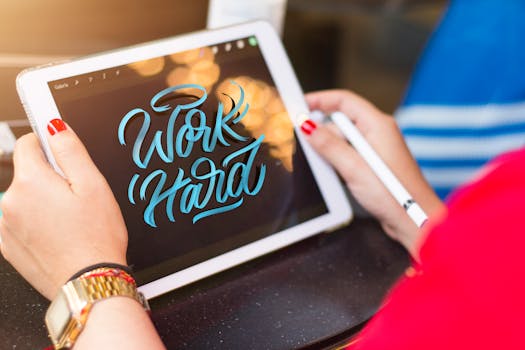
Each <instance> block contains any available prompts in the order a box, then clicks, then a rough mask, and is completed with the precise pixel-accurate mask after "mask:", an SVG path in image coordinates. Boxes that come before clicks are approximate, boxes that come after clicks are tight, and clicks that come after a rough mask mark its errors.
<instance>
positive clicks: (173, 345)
mask: <svg viewBox="0 0 525 350" xmlns="http://www.w3.org/2000/svg"><path fill="white" fill-rule="evenodd" d="M407 265H408V258H407V255H406V253H405V251H404V250H403V249H402V248H401V247H400V246H399V245H398V244H396V243H394V242H393V241H391V240H390V239H389V238H387V237H386V236H385V235H384V234H383V232H382V230H381V228H380V226H379V225H378V224H377V223H376V222H375V221H373V220H371V219H363V218H356V219H354V221H353V222H352V224H351V225H350V226H347V227H345V228H342V229H340V230H338V231H335V232H332V233H328V234H321V235H318V236H315V237H312V238H310V239H307V240H305V241H303V242H300V243H298V244H295V245H293V246H290V247H287V248H285V249H282V250H280V251H277V252H275V253H272V254H269V255H266V256H264V257H262V258H259V259H256V260H254V261H251V262H249V263H246V264H243V265H241V266H239V267H236V268H234V269H231V270H228V271H225V272H223V273H220V274H218V275H215V276H212V277H210V278H207V279H205V280H202V281H200V282H197V283H194V284H192V285H189V286H186V287H184V288H182V289H179V290H176V291H174V292H171V293H168V294H166V295H164V296H161V297H159V298H156V299H154V300H152V301H151V306H152V309H153V314H152V315H153V320H154V322H155V325H156V327H157V329H158V331H159V333H160V334H161V336H162V339H163V340H164V342H165V344H166V346H167V347H168V348H169V349H296V348H312V349H322V348H325V347H328V346H330V345H333V344H336V343H338V342H339V341H341V340H343V339H347V338H349V337H350V336H351V335H352V334H353V333H355V332H356V331H357V330H358V329H359V328H360V327H361V326H362V324H363V323H364V322H366V320H367V319H369V318H370V317H371V316H372V315H373V314H374V312H375V311H376V310H377V308H378V306H379V305H380V302H381V300H382V298H383V297H384V295H385V293H386V292H387V291H388V289H389V288H390V287H391V285H392V284H393V283H394V282H395V281H396V279H397V278H398V277H399V276H400V275H401V274H402V273H403V271H404V269H405V268H406V266H407ZM47 306H48V302H47V301H46V300H45V299H44V298H43V297H41V296H40V295H39V294H38V293H37V292H36V291H35V290H33V289H32V288H31V287H30V286H29V285H28V284H27V283H26V282H25V281H24V280H23V279H22V278H21V277H20V275H18V273H16V271H14V270H13V268H12V267H11V266H10V265H9V264H8V263H7V262H6V261H5V260H3V258H0V349H2V350H3V349H43V348H44V347H46V346H48V345H49V342H48V340H47V337H46V330H45V328H44V325H43V318H44V312H45V310H46V308H47Z"/></svg>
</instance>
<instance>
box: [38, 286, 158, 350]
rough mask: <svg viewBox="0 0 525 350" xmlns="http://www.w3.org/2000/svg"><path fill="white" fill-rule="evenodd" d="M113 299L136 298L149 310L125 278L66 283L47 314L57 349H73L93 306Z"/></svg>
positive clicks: (48, 324) (144, 300)
mask: <svg viewBox="0 0 525 350" xmlns="http://www.w3.org/2000/svg"><path fill="white" fill-rule="evenodd" d="M113 296H126V297H130V298H133V299H135V300H137V301H138V302H139V303H140V304H141V305H142V306H143V307H144V308H145V309H146V310H149V305H148V302H147V300H146V298H144V295H142V293H140V292H139V291H138V290H137V287H136V285H135V284H134V283H132V282H130V281H127V280H126V279H123V278H121V277H117V276H96V277H89V278H78V279H75V280H72V281H70V282H68V283H66V284H65V285H64V286H63V287H62V289H61V290H60V292H59V293H58V296H57V297H56V298H55V300H53V302H51V305H50V306H49V308H48V309H47V312H46V318H45V320H46V326H47V330H48V332H49V337H50V338H51V341H52V342H53V345H54V346H55V349H64V348H70V347H72V346H73V344H75V341H76V339H77V338H78V336H79V335H80V332H82V329H83V328H84V325H85V323H86V321H87V317H88V315H89V311H90V310H91V308H92V306H93V304H94V303H96V302H97V301H99V300H102V299H105V298H109V297H113Z"/></svg>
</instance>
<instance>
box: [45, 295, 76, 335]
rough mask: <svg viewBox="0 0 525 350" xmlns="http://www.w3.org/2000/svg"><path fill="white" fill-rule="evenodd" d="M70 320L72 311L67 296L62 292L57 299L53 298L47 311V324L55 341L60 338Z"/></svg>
mask: <svg viewBox="0 0 525 350" xmlns="http://www.w3.org/2000/svg"><path fill="white" fill-rule="evenodd" d="M70 320H71V312H70V310H69V307H68V303H67V300H66V296H65V294H64V293H62V292H61V293H59V294H58V296H57V297H56V299H55V300H53V302H52V303H51V305H50V306H49V309H48V310H47V313H46V325H47V329H48V331H49V335H50V336H51V339H52V340H53V341H56V340H58V338H59V337H60V336H62V334H63V333H64V331H65V329H66V327H67V325H68V324H69V322H70Z"/></svg>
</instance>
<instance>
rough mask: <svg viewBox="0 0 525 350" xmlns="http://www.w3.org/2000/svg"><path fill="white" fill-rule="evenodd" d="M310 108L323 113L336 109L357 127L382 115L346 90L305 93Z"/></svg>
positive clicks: (368, 103) (366, 102)
mask: <svg viewBox="0 0 525 350" xmlns="http://www.w3.org/2000/svg"><path fill="white" fill-rule="evenodd" d="M305 98H306V102H307V103H308V106H309V108H310V110H320V111H322V112H324V113H325V114H330V113H333V112H336V111H340V112H343V113H344V114H346V115H347V116H348V117H349V118H350V119H351V120H352V121H353V122H354V123H356V125H357V126H358V127H360V124H363V123H365V124H366V123H367V121H370V120H374V119H377V118H379V117H380V116H382V114H383V113H382V112H381V111H380V110H379V109H377V108H376V107H375V106H374V105H373V104H371V103H370V102H368V101H367V100H365V99H364V98H362V97H361V96H359V95H357V94H355V93H353V92H351V91H347V90H324V91H318V92H311V93H308V94H306V95H305Z"/></svg>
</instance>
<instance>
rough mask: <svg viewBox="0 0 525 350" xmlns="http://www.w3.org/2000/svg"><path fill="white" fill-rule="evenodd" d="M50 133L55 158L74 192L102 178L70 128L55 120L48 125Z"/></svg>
mask: <svg viewBox="0 0 525 350" xmlns="http://www.w3.org/2000/svg"><path fill="white" fill-rule="evenodd" d="M48 131H49V136H48V140H49V146H50V147H51V151H52V152H53V156H54V158H55V160H56V162H57V164H58V166H59V167H60V169H61V170H62V172H63V173H64V176H65V177H66V178H67V179H68V180H69V182H70V184H71V186H72V188H73V190H75V189H81V188H82V187H83V186H88V185H89V184H91V183H92V182H93V180H95V179H97V178H98V177H99V176H100V172H99V171H98V169H97V167H96V166H95V164H94V163H93V161H92V160H91V157H90V156H89V154H88V152H87V150H86V148H85V147H84V145H83V144H82V141H80V139H79V138H78V136H77V135H76V134H75V132H74V131H73V130H72V129H71V128H70V127H69V126H67V125H66V124H65V123H64V122H63V121H62V120H60V119H54V120H52V121H51V122H50V123H49V124H48Z"/></svg>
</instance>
